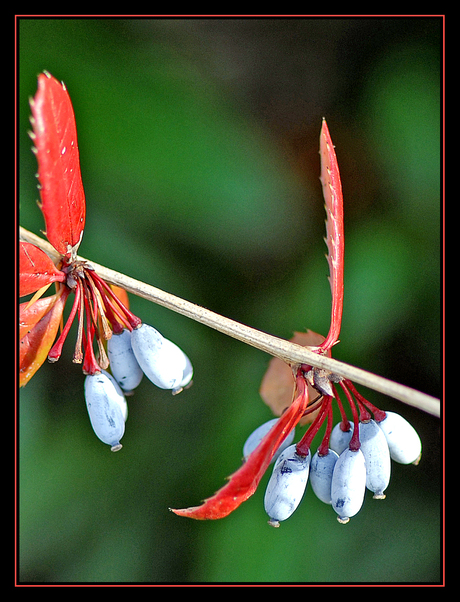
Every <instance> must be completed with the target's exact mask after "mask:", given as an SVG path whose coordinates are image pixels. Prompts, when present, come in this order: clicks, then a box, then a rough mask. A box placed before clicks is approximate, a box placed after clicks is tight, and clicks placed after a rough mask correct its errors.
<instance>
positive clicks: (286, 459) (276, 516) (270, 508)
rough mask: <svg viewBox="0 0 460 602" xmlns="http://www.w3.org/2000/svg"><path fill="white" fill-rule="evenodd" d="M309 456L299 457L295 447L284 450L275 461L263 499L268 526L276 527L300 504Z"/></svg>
mask: <svg viewBox="0 0 460 602" xmlns="http://www.w3.org/2000/svg"><path fill="white" fill-rule="evenodd" d="M309 468H310V454H308V456H306V457H304V456H299V455H298V454H297V453H296V446H295V445H291V446H290V447H288V448H286V449H285V450H284V451H283V452H282V453H281V454H280V456H279V458H278V459H277V460H276V462H275V465H274V467H273V472H272V475H271V477H270V480H269V482H268V485H267V489H266V491H265V497H264V506H265V511H266V513H267V514H268V516H269V517H270V520H269V524H270V525H271V526H273V527H278V526H279V523H280V521H283V520H286V519H287V518H289V517H290V516H291V515H292V514H293V512H294V511H295V510H296V508H297V506H298V505H299V504H300V502H301V500H302V497H303V494H304V493H305V488H306V486H307V480H308V473H309Z"/></svg>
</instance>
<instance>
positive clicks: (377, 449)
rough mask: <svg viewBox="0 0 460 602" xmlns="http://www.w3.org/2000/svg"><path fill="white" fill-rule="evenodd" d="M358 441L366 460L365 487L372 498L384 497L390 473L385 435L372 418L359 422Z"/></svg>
mask: <svg viewBox="0 0 460 602" xmlns="http://www.w3.org/2000/svg"><path fill="white" fill-rule="evenodd" d="M359 441H360V443H361V451H362V452H363V455H364V460H365V462H366V487H367V488H368V489H369V490H370V491H373V492H374V499H384V498H385V494H384V491H385V489H386V488H387V487H388V484H389V482H390V474H391V459H390V451H389V449H388V443H387V440H386V439H385V435H384V434H383V432H382V430H381V429H380V428H379V427H378V425H377V423H376V422H375V421H374V420H369V421H368V422H360V423H359Z"/></svg>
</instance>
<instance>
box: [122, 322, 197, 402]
mask: <svg viewBox="0 0 460 602" xmlns="http://www.w3.org/2000/svg"><path fill="white" fill-rule="evenodd" d="M131 345H132V348H133V351H134V355H135V356H136V359H137V361H138V363H139V365H140V367H141V368H142V370H143V372H144V374H145V375H146V376H147V378H148V379H150V380H151V381H152V382H153V383H154V384H155V385H156V386H157V387H160V388H161V389H172V390H173V392H175V393H176V392H178V390H179V389H182V388H183V387H184V386H186V384H188V383H189V382H190V380H191V377H192V373H193V371H192V368H191V366H192V365H191V363H190V360H189V359H188V358H187V356H186V355H185V353H184V352H183V351H182V350H181V349H180V348H179V347H178V346H177V345H175V344H174V343H173V342H171V341H169V340H168V339H165V338H164V337H163V336H162V335H161V334H160V333H159V332H158V331H157V330H156V329H155V328H153V327H152V326H149V325H148V324H141V326H139V327H138V328H135V329H134V330H133V332H132V333H131Z"/></svg>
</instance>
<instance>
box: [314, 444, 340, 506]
mask: <svg viewBox="0 0 460 602" xmlns="http://www.w3.org/2000/svg"><path fill="white" fill-rule="evenodd" d="M338 458H339V456H338V454H337V453H336V452H335V451H334V450H332V449H329V450H328V453H327V454H326V455H324V456H321V455H320V454H319V453H318V452H316V454H315V455H314V456H313V458H312V459H311V464H310V483H311V486H312V489H313V491H314V493H315V495H316V497H317V498H319V499H320V500H321V501H322V502H324V503H325V504H331V503H332V498H331V485H332V474H333V472H334V467H335V463H336V462H337V460H338Z"/></svg>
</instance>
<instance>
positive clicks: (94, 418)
mask: <svg viewBox="0 0 460 602" xmlns="http://www.w3.org/2000/svg"><path fill="white" fill-rule="evenodd" d="M85 399H86V407H87V409H88V414H89V418H90V421H91V426H92V427H93V430H94V432H95V433H96V435H97V436H98V437H99V439H100V440H101V441H102V442H103V443H106V444H107V445H110V447H111V450H112V451H118V450H119V449H121V447H122V445H121V443H120V439H121V438H122V437H123V435H124V432H125V419H126V416H127V406H126V400H125V398H124V395H123V393H122V391H121V389H120V387H119V386H118V384H117V383H116V381H115V379H113V378H112V377H111V376H110V375H109V374H108V373H107V372H105V371H103V372H100V373H96V374H89V375H88V376H87V377H86V378H85Z"/></svg>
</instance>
